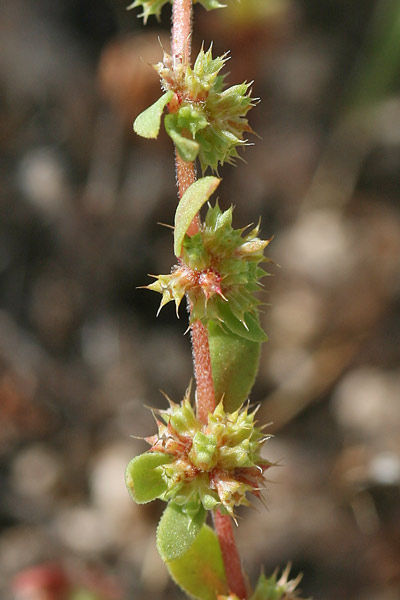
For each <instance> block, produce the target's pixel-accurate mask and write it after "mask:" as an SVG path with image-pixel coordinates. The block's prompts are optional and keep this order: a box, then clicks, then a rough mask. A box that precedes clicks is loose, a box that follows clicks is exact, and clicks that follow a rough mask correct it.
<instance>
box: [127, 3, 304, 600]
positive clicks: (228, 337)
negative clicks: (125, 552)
mask: <svg viewBox="0 0 400 600" xmlns="http://www.w3.org/2000/svg"><path fill="white" fill-rule="evenodd" d="M194 2H196V0H194ZM197 2H198V3H199V4H202V5H203V7H204V8H205V9H207V10H213V9H217V8H222V6H223V5H222V4H221V3H220V2H219V1H218V0H197ZM165 4H172V22H173V25H172V44H171V46H172V48H171V53H170V54H167V53H166V52H164V58H163V61H162V62H160V63H159V64H157V65H155V69H156V71H157V72H158V73H159V75H160V78H161V87H162V90H163V94H162V95H161V97H160V98H159V99H158V100H157V101H156V102H155V103H154V104H153V105H152V106H150V107H149V108H148V109H147V110H145V111H144V112H143V113H141V114H140V115H139V116H138V117H137V119H136V120H135V123H134V130H135V131H136V133H137V134H139V135H141V136H143V137H145V138H156V137H157V136H158V133H159V130H160V125H161V119H162V116H163V113H164V112H165V113H166V114H165V116H164V126H165V130H166V132H167V134H168V135H169V136H170V137H171V139H172V141H173V142H174V144H175V156H176V170H177V183H178V196H179V203H178V207H177V209H176V213H175V223H174V252H175V256H176V265H175V266H173V267H172V269H171V272H170V273H168V274H166V275H157V276H153V278H154V281H153V282H152V283H151V284H149V285H148V286H146V287H147V288H148V289H150V290H154V291H156V292H159V293H160V294H161V303H160V309H161V308H162V307H163V306H164V305H165V304H167V303H168V302H171V301H173V302H174V303H175V305H176V311H178V308H179V305H180V303H181V301H182V299H183V297H184V296H186V299H187V302H188V306H189V315H190V316H189V328H190V330H191V335H192V346H193V358H194V371H195V379H196V393H195V400H196V408H195V409H194V408H193V406H192V403H191V388H190V386H189V388H188V389H187V391H186V393H185V395H184V398H183V401H182V402H181V403H180V404H176V403H175V402H172V400H170V399H168V403H169V404H168V406H167V408H165V410H160V411H156V410H155V411H154V416H155V419H156V424H157V429H158V431H157V433H156V434H155V435H153V436H151V437H148V438H146V441H147V442H148V443H149V445H150V450H149V451H147V452H145V453H144V454H141V455H140V456H137V457H135V458H133V459H132V460H131V462H130V463H129V465H128V468H127V472H126V482H127V487H128V490H129V492H130V494H131V496H132V498H133V500H134V501H135V502H138V503H146V502H150V501H151V500H154V499H155V498H159V499H161V500H164V501H165V502H167V503H168V504H167V507H166V509H165V511H164V513H163V515H162V517H161V520H160V523H159V525H158V529H157V547H158V550H159V552H160V555H161V557H162V559H163V560H164V561H165V563H166V565H167V567H168V570H169V572H170V574H171V576H172V577H173V579H174V580H175V581H176V583H177V584H178V585H179V586H180V587H181V588H182V589H183V590H184V591H185V592H186V593H187V594H188V595H189V596H191V597H193V598H197V599H199V600H238V599H239V600H244V599H250V600H290V599H294V598H298V595H297V593H296V586H297V583H298V578H297V579H293V580H290V579H289V570H288V568H286V569H285V570H284V572H283V573H282V575H281V576H280V577H278V575H277V573H274V574H273V575H272V576H270V577H266V576H265V575H264V574H262V575H261V576H260V578H259V580H258V582H257V584H256V586H255V588H254V589H252V588H251V587H250V585H249V583H248V582H247V579H246V577H245V575H244V574H243V572H242V568H241V562H240V558H239V554H238V550H237V547H236V544H235V540H234V536H233V527H232V520H235V507H237V506H240V505H249V497H251V495H254V496H256V497H260V496H261V490H262V488H263V485H264V482H265V479H264V473H265V471H266V470H267V469H268V468H269V467H270V466H271V463H270V462H269V461H268V460H266V459H264V458H262V456H261V448H262V445H263V444H264V442H265V441H266V439H267V437H268V436H265V435H264V433H263V431H262V430H263V428H262V427H259V426H257V422H256V420H255V414H256V410H252V409H250V407H249V404H248V396H249V393H250V390H251V388H252V385H253V383H254V379H255V376H256V372H257V369H258V362H259V354H260V346H261V343H262V342H263V341H265V340H266V339H267V336H266V334H265V332H264V331H263V329H262V327H261V325H260V319H259V305H260V301H259V299H258V297H257V295H256V292H257V291H258V290H259V287H260V285H261V283H260V280H261V279H262V278H263V277H264V276H265V275H267V274H268V273H267V272H266V271H265V270H264V268H263V266H262V265H263V264H265V263H266V262H268V259H267V258H265V257H264V249H265V248H266V246H267V245H268V243H269V240H266V241H265V240H262V239H260V238H259V237H258V235H259V226H256V227H254V228H253V229H251V230H249V229H248V228H246V227H245V228H243V229H234V228H233V227H232V208H230V209H228V210H226V211H222V210H221V209H220V207H219V205H218V203H217V202H214V203H213V204H212V203H211V202H210V198H211V196H212V194H213V193H214V192H215V190H216V188H217V187H218V185H219V184H220V181H221V180H220V179H219V178H218V177H216V176H215V174H218V168H219V167H220V166H221V165H223V164H224V163H226V162H227V163H232V162H233V161H234V160H235V159H236V158H237V157H238V150H240V147H241V146H243V145H245V144H246V143H247V140H246V137H245V136H246V135H247V134H248V133H251V132H252V130H251V127H250V126H249V124H248V121H247V113H248V111H249V110H250V109H251V108H252V107H253V106H254V104H255V100H254V99H252V98H251V90H250V86H249V84H248V83H246V82H245V83H242V84H239V85H234V86H232V87H227V86H226V84H225V81H224V76H223V75H221V74H220V72H221V70H222V69H223V67H224V65H225V62H226V60H227V56H226V55H224V56H221V57H216V58H214V57H213V56H212V47H210V48H209V49H208V50H207V51H205V50H204V49H203V48H202V49H201V50H200V53H199V55H198V56H197V58H196V60H195V61H194V64H193V66H191V63H190V43H191V18H192V0H135V2H133V4H131V6H130V7H129V8H140V9H141V11H142V12H141V14H140V16H142V17H143V19H144V22H146V21H147V19H148V17H149V16H151V15H154V16H156V17H157V18H158V17H159V16H160V13H161V10H162V8H163V6H164V5H165ZM196 160H198V161H199V163H200V167H201V170H202V173H203V177H202V178H200V179H198V180H197V181H196V176H195V167H194V161H196ZM207 170H210V171H211V172H212V173H214V175H206V176H204V175H205V173H206V172H207ZM205 204H208V208H207V211H206V215H205V218H204V220H203V221H201V219H200V216H199V211H200V209H201V208H202V207H203V205H205ZM160 309H159V310H160ZM208 511H210V512H211V513H212V515H213V522H214V529H212V528H211V527H209V526H208V525H206V523H205V521H206V515H207V512H208Z"/></svg>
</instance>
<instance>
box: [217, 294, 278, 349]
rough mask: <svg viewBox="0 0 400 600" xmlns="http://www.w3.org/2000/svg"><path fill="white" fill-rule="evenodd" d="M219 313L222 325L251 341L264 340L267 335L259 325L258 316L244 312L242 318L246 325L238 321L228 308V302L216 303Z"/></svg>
mask: <svg viewBox="0 0 400 600" xmlns="http://www.w3.org/2000/svg"><path fill="white" fill-rule="evenodd" d="M218 310H219V315H220V317H221V318H222V319H223V324H224V327H226V328H228V329H229V330H230V331H231V332H232V333H235V334H236V335H238V336H240V337H243V338H244V339H246V340H250V341H251V342H266V341H267V340H268V336H267V334H266V333H265V331H264V330H263V328H262V327H261V325H260V321H259V319H258V317H255V316H254V315H252V314H251V313H244V315H243V320H244V322H245V323H246V326H247V327H245V326H244V324H243V323H242V321H239V319H237V318H236V317H235V316H234V315H233V314H232V311H231V309H230V308H229V302H223V301H221V302H219V303H218Z"/></svg>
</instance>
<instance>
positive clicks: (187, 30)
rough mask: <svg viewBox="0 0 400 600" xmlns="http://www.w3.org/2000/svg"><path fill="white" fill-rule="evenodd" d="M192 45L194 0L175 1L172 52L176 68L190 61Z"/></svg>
mask: <svg viewBox="0 0 400 600" xmlns="http://www.w3.org/2000/svg"><path fill="white" fill-rule="evenodd" d="M191 43H192V0H174V4H173V7H172V39H171V50H172V56H173V60H174V66H175V65H177V64H179V63H183V64H188V63H189V61H190V51H191Z"/></svg>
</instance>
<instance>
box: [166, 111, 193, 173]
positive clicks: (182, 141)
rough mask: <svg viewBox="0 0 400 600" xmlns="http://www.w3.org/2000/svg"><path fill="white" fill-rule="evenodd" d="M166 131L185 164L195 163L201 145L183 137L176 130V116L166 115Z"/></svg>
mask: <svg viewBox="0 0 400 600" xmlns="http://www.w3.org/2000/svg"><path fill="white" fill-rule="evenodd" d="M164 126H165V131H166V132H167V133H168V135H169V136H170V138H171V139H172V141H173V142H174V144H175V146H176V148H177V150H178V152H179V155H180V157H181V159H182V160H184V161H185V162H193V161H194V160H196V156H197V155H198V153H199V144H198V143H197V142H195V141H194V140H191V139H189V138H187V137H184V136H183V135H181V134H180V133H179V131H178V129H177V128H176V118H175V114H170V115H166V116H165V119H164Z"/></svg>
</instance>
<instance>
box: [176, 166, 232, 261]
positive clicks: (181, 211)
mask: <svg viewBox="0 0 400 600" xmlns="http://www.w3.org/2000/svg"><path fill="white" fill-rule="evenodd" d="M220 182H221V180H220V179H218V177H212V176H208V177H202V178H201V179H198V180H197V181H195V182H194V183H192V185H191V186H190V187H189V188H188V189H187V190H186V192H185V193H184V194H183V196H182V199H181V201H180V202H179V204H178V208H177V209H176V213H175V229H174V252H175V255H176V256H177V257H178V258H179V256H180V255H181V253H182V244H183V238H184V237H185V234H186V232H187V230H188V229H189V227H190V224H191V222H192V221H193V219H194V218H195V216H196V215H197V213H198V212H199V210H200V208H201V207H202V206H203V204H205V203H206V202H207V200H208V199H209V198H210V196H211V195H212V194H213V193H214V192H215V190H216V189H217V187H218V186H219V184H220Z"/></svg>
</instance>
